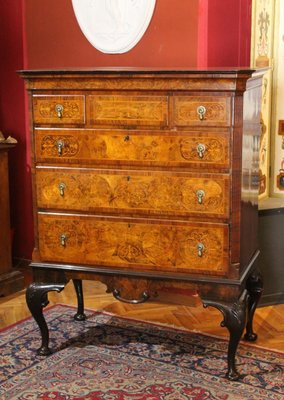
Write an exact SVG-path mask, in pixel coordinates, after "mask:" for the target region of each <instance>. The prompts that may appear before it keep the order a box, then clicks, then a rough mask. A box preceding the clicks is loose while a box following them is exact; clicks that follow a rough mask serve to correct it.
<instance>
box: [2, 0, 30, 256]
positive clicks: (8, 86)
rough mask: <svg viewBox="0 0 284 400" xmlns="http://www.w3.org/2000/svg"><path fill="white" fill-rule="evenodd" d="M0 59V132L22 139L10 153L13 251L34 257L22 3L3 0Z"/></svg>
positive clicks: (16, 0) (17, 0)
mask: <svg viewBox="0 0 284 400" xmlns="http://www.w3.org/2000/svg"><path fill="white" fill-rule="evenodd" d="M23 1H24V0H23ZM0 57H1V58H0V60H1V61H0V129H1V131H2V132H3V134H4V136H5V137H7V136H8V135H11V136H13V137H15V138H16V139H17V140H18V144H17V146H16V147H15V148H13V149H12V150H10V153H9V172H10V203H11V207H10V209H11V225H12V228H13V231H14V241H13V252H14V254H16V255H17V256H18V257H21V258H30V256H31V251H32V248H33V226H32V206H31V202H32V200H31V199H32V194H31V177H30V157H29V151H28V140H29V139H28V137H27V135H28V134H27V133H26V132H27V130H26V119H25V118H26V109H25V89H24V84H23V81H22V79H20V78H19V77H18V75H17V74H16V71H17V70H19V69H22V68H23V67H24V48H23V8H22V0H20V1H19V0H14V1H3V0H1V1H0ZM0 229H1V227H0Z"/></svg>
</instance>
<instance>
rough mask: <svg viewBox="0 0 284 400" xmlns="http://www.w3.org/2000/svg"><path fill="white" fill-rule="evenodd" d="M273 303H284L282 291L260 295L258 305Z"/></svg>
mask: <svg viewBox="0 0 284 400" xmlns="http://www.w3.org/2000/svg"><path fill="white" fill-rule="evenodd" d="M275 304H284V292H280V293H272V294H267V295H265V294H264V295H263V296H261V299H260V302H259V307H264V306H272V305H275Z"/></svg>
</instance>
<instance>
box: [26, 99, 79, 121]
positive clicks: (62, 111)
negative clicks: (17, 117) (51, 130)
mask: <svg viewBox="0 0 284 400" xmlns="http://www.w3.org/2000/svg"><path fill="white" fill-rule="evenodd" d="M33 113H34V123H35V124H49V125H54V124H55V125H70V124H71V125H72V124H84V123H85V96H82V95H81V96H80V95H76V96H68V95H67V96H53V95H52V96H51V95H50V96H49V95H34V96H33Z"/></svg>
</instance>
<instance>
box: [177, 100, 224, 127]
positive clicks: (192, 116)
mask: <svg viewBox="0 0 284 400" xmlns="http://www.w3.org/2000/svg"><path fill="white" fill-rule="evenodd" d="M174 125H175V126H180V127H182V126H224V127H225V126H230V125H231V98H230V97H225V96H220V97H216V96H177V97H174Z"/></svg>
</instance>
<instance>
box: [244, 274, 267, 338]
mask: <svg viewBox="0 0 284 400" xmlns="http://www.w3.org/2000/svg"><path fill="white" fill-rule="evenodd" d="M246 288H247V291H248V294H249V298H248V320H247V325H246V334H245V336H244V339H245V340H247V341H249V342H254V341H255V340H256V339H257V334H256V333H254V332H253V317H254V313H255V310H256V307H257V304H258V302H259V300H260V298H261V295H262V292H263V280H262V276H261V274H260V272H259V271H254V272H253V273H252V274H251V275H250V277H249V278H248V280H247V285H246Z"/></svg>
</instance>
